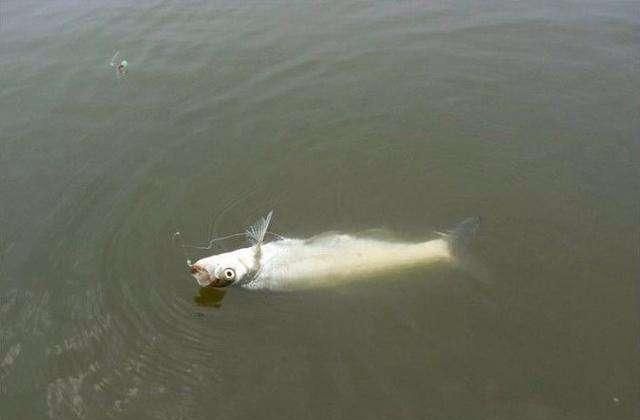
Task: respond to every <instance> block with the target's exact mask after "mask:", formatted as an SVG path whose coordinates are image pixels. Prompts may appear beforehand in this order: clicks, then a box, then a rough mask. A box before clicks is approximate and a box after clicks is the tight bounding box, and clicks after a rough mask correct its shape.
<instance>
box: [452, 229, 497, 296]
mask: <svg viewBox="0 0 640 420" xmlns="http://www.w3.org/2000/svg"><path fill="white" fill-rule="evenodd" d="M479 227H480V217H478V216H476V217H470V218H468V219H465V220H463V221H462V222H460V223H458V224H457V225H456V226H455V227H454V228H453V229H451V230H450V231H448V232H447V233H445V234H444V239H445V240H446V241H447V244H448V245H449V252H450V254H451V257H452V258H453V259H454V261H455V264H456V266H457V267H459V268H461V269H462V271H464V272H466V273H467V274H468V275H470V276H471V277H472V278H473V279H474V280H476V282H477V283H478V284H479V285H480V286H482V287H484V288H486V287H489V286H491V284H492V281H491V278H492V276H491V273H490V272H489V270H488V268H487V267H486V266H485V265H484V264H483V263H482V262H481V261H480V260H478V259H476V258H474V257H473V256H471V255H469V252H468V250H469V243H470V242H471V239H472V238H473V235H474V234H475V232H476V230H478V228H479Z"/></svg>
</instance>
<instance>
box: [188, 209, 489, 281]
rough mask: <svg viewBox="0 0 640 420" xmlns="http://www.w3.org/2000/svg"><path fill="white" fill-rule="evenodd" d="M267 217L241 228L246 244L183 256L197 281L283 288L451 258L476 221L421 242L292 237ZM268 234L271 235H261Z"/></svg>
mask: <svg viewBox="0 0 640 420" xmlns="http://www.w3.org/2000/svg"><path fill="white" fill-rule="evenodd" d="M272 217H273V210H272V211H270V212H269V213H268V214H267V215H266V216H264V217H262V218H261V219H260V220H258V221H257V222H256V223H255V224H253V225H252V226H250V227H249V228H248V229H247V230H246V232H245V233H244V235H245V236H246V237H248V238H249V240H250V246H248V247H245V248H240V249H236V250H234V251H230V252H224V253H220V254H216V255H211V256H209V257H205V258H202V259H199V260H198V261H196V262H195V263H194V264H191V263H190V261H187V265H188V269H189V271H190V273H191V275H192V276H193V277H194V278H195V280H196V282H197V283H198V285H199V286H201V287H215V288H227V287H236V288H241V289H247V290H270V291H289V290H300V289H308V288H318V287H326V286H336V285H340V284H342V283H345V282H351V281H356V280H363V279H367V278H372V277H375V276H379V275H384V274H389V273H393V272H396V271H399V270H403V269H405V270H406V269H410V268H414V267H421V266H427V265H430V264H434V263H456V262H458V261H460V260H461V259H462V258H463V257H464V255H465V254H466V250H467V247H468V243H469V240H470V238H471V237H472V236H473V234H474V233H475V231H476V230H477V229H478V227H479V225H480V218H479V217H470V218H468V219H465V220H463V221H462V222H460V223H459V224H458V225H456V226H455V227H454V228H453V229H451V230H449V231H447V232H444V233H442V232H436V233H437V235H438V236H437V237H436V238H433V239H431V240H427V241H423V242H403V241H397V240H384V239H380V238H376V237H373V236H369V237H367V236H360V235H352V234H346V233H337V232H327V233H324V234H320V235H317V236H314V237H311V238H308V239H297V238H287V237H283V236H280V235H275V234H271V232H269V230H268V229H269V226H270V224H271V219H272ZM268 234H270V235H269V236H274V237H275V239H274V240H271V241H266V240H265V239H266V237H267V235H268Z"/></svg>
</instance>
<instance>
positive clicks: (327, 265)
mask: <svg viewBox="0 0 640 420" xmlns="http://www.w3.org/2000/svg"><path fill="white" fill-rule="evenodd" d="M263 252H264V254H263V256H264V264H263V267H262V270H261V272H260V274H259V275H258V277H257V278H256V279H255V281H254V282H252V284H250V285H248V286H249V287H251V288H264V289H272V290H285V289H296V288H307V287H319V286H326V285H331V284H336V283H341V282H346V281H353V280H357V279H362V278H366V277H367V276H373V275H377V274H382V273H385V272H391V271H394V270H398V269H402V268H409V267H413V266H419V265H425V264H429V263H433V262H438V261H447V260H450V259H451V254H450V252H449V245H448V243H447V242H446V241H444V240H442V239H437V240H433V241H428V242H422V243H417V244H407V243H393V242H384V241H377V240H367V239H358V238H351V237H348V236H342V237H336V238H334V239H333V240H325V241H320V242H316V243H314V242H311V243H309V242H307V241H298V240H285V241H281V242H275V243H270V244H267V245H265V246H264V247H263Z"/></svg>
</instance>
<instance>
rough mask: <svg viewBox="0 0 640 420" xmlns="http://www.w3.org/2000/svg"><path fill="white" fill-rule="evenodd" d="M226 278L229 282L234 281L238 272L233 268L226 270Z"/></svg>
mask: <svg viewBox="0 0 640 420" xmlns="http://www.w3.org/2000/svg"><path fill="white" fill-rule="evenodd" d="M224 277H225V278H226V279H227V280H233V279H234V278H236V272H235V271H233V269H232V268H225V270H224Z"/></svg>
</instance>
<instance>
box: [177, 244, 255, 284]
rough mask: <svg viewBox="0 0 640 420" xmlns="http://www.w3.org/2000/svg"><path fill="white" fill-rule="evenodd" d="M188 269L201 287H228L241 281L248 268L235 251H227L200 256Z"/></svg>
mask: <svg viewBox="0 0 640 420" xmlns="http://www.w3.org/2000/svg"><path fill="white" fill-rule="evenodd" d="M189 271H190V272H191V275H192V276H193V278H195V279H196V281H197V282H198V284H199V285H200V286H201V287H206V286H212V287H228V286H231V285H232V284H234V283H236V282H238V281H241V280H242V279H243V278H244V277H245V276H246V275H247V273H248V271H249V269H248V266H247V265H246V264H244V263H243V261H242V259H241V258H240V256H239V255H237V253H236V252H228V253H225V254H219V255H213V256H211V257H207V258H202V259H200V260H198V261H196V262H195V264H192V265H190V266H189Z"/></svg>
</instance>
